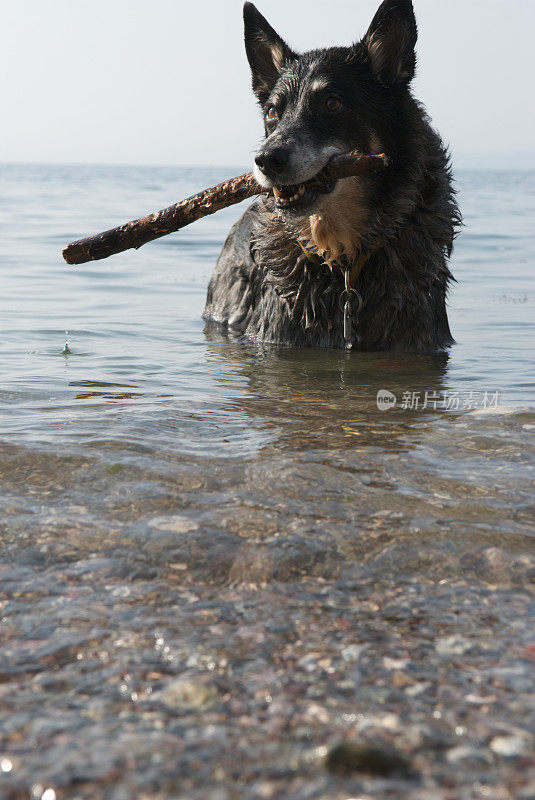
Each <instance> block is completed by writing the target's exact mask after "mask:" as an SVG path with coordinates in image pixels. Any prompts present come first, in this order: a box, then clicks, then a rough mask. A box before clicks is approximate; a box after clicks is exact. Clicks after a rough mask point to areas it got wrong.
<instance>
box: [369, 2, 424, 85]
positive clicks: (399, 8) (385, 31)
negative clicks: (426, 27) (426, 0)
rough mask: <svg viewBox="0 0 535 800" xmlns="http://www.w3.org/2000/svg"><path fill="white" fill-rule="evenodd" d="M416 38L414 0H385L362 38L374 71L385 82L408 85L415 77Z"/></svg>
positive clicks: (387, 83)
mask: <svg viewBox="0 0 535 800" xmlns="http://www.w3.org/2000/svg"><path fill="white" fill-rule="evenodd" d="M417 38H418V29H417V27H416V19H415V17H414V9H413V7H412V1H411V0H384V2H383V3H381V5H380V6H379V8H378V10H377V13H376V14H375V16H374V18H373V20H372V23H371V25H370V27H369V28H368V32H367V34H366V36H365V37H364V40H363V41H364V46H365V48H366V50H367V53H368V59H369V62H370V66H371V68H372V71H373V72H374V74H375V75H376V76H377V77H378V78H379V80H380V81H381V82H382V83H385V84H386V85H389V86H394V85H403V84H405V85H407V84H408V83H410V81H411V80H412V79H413V78H414V72H415V69H416V53H415V52H414V48H415V46H416V40H417Z"/></svg>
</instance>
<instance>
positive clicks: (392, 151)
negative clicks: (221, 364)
mask: <svg viewBox="0 0 535 800" xmlns="http://www.w3.org/2000/svg"><path fill="white" fill-rule="evenodd" d="M244 19H245V47H246V50H247V57H248V59H249V63H250V66H251V71H252V77H253V90H254V92H255V94H256V96H257V98H258V101H259V103H260V105H261V108H262V112H263V115H264V120H265V131H266V138H265V140H264V141H263V143H262V145H261V147H260V149H259V151H258V153H257V155H256V158H255V162H256V164H255V177H256V179H257V181H258V182H259V183H261V184H262V185H264V186H266V187H271V188H272V189H273V193H270V195H269V196H268V197H263V198H261V199H259V200H257V201H255V202H254V203H253V205H252V206H251V207H250V208H249V209H248V210H247V211H246V212H245V214H244V215H243V216H242V217H241V219H240V220H239V221H238V222H237V223H236V225H235V226H234V227H233V229H232V231H231V232H230V234H229V237H228V239H227V241H226V243H225V246H224V247H223V250H222V253H221V255H220V258H219V261H218V263H217V267H216V270H215V272H214V275H213V277H212V279H211V282H210V285H209V289H208V298H207V302H206V309H205V318H206V319H207V320H213V321H215V322H218V323H221V324H223V325H225V326H228V328H229V329H230V330H233V331H235V332H236V333H238V334H241V335H244V336H245V337H246V338H248V339H253V340H259V341H264V342H273V343H281V344H290V345H306V346H312V347H344V346H349V345H351V346H353V347H356V348H360V349H366V350H371V349H376V350H407V351H416V352H424V353H426V352H433V351H436V350H440V349H443V348H445V347H447V346H448V345H450V344H452V342H453V339H452V336H451V332H450V328H449V325H448V318H447V314H446V294H447V289H448V283H449V281H450V280H452V275H451V273H450V271H449V269H448V264H447V262H448V258H449V256H450V254H451V250H452V246H453V239H454V236H455V232H456V229H457V227H458V225H459V223H460V215H459V211H458V208H457V205H456V203H455V199H454V192H453V190H452V185H451V170H450V166H449V159H448V154H447V152H446V150H445V148H444V145H443V144H442V141H441V139H440V137H439V136H438V134H437V133H436V132H435V131H434V130H433V129H432V128H431V126H430V124H429V120H428V117H427V116H426V113H425V111H424V109H423V108H422V106H421V105H420V104H419V103H418V102H417V101H416V100H415V99H414V97H413V96H412V94H411V91H410V88H409V86H410V82H411V80H412V78H413V76H414V71H415V64H416V56H415V50H414V48H415V44H416V38H417V31H416V21H415V18H414V12H413V8H412V3H411V2H410V0H385V1H384V2H383V3H382V5H381V6H380V8H379V10H378V11H377V13H376V15H375V17H374V19H373V21H372V23H371V25H370V27H369V29H368V32H367V33H366V35H365V36H364V38H363V39H362V40H361V41H359V42H358V43H357V44H354V45H353V46H351V47H334V48H329V49H323V50H314V51H312V52H309V53H304V54H303V55H298V54H297V53H295V52H294V51H293V50H291V49H290V47H288V45H287V44H286V43H285V42H284V41H283V40H282V39H281V38H280V36H278V34H277V33H276V32H275V31H274V30H273V28H272V27H271V26H270V25H269V24H268V22H267V21H266V20H265V19H264V17H263V16H262V15H261V14H260V13H259V12H258V11H257V9H256V8H255V7H254V6H253V5H252V4H251V3H246V4H245V7H244ZM353 149H359V150H360V151H362V152H364V153H369V154H378V153H386V154H387V155H388V156H389V158H390V165H389V166H388V167H387V168H386V169H385V170H383V171H381V172H378V173H377V174H372V175H371V176H366V177H352V178H345V179H342V180H338V181H336V182H335V183H329V184H328V183H322V182H321V181H320V180H319V179H318V178H317V177H316V176H317V175H318V173H319V172H320V171H321V169H322V168H323V167H324V166H325V164H326V163H327V162H328V161H329V159H330V158H331V157H332V156H333V155H334V154H336V153H340V152H346V151H348V150H353Z"/></svg>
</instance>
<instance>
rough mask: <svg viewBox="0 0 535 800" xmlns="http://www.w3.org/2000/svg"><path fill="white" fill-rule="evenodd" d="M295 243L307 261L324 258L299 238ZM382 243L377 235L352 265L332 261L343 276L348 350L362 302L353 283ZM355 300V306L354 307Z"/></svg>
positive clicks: (353, 336) (342, 299) (345, 338)
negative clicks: (366, 250)
mask: <svg viewBox="0 0 535 800" xmlns="http://www.w3.org/2000/svg"><path fill="white" fill-rule="evenodd" d="M297 244H298V245H299V247H300V248H301V250H302V251H303V253H304V254H305V256H306V258H307V259H308V260H309V261H311V262H312V263H316V264H323V263H324V259H323V258H322V257H321V256H320V255H319V253H318V252H314V251H312V250H309V249H308V248H307V247H306V246H305V245H304V244H303V242H301V241H300V240H299V239H297ZM382 244H383V243H382V240H381V239H379V237H378V238H377V239H376V240H375V242H374V244H373V247H372V248H371V250H368V252H365V251H364V250H363V251H361V253H360V255H359V257H358V259H357V260H356V261H355V262H354V264H353V265H352V266H351V265H349V264H345V265H344V264H341V263H340V262H339V261H333V262H332V263H333V265H334V266H337V267H339V268H340V269H341V271H342V274H343V276H344V290H343V292H342V294H341V295H340V306H341V308H342V311H343V313H344V342H345V346H346V349H348V350H349V349H351V347H352V346H353V341H354V338H355V332H354V326H355V324H356V322H357V315H358V313H359V312H360V310H361V308H362V304H363V301H362V297H361V295H360V294H359V292H357V290H356V289H355V283H356V282H357V280H358V278H359V276H360V273H361V272H362V270H363V269H364V266H365V265H366V264H367V262H368V261H369V260H370V258H371V257H372V256H373V254H374V253H375V252H377V250H379V248H380V247H381V246H382ZM355 300H356V301H357V305H356V308H355V307H354V301H355Z"/></svg>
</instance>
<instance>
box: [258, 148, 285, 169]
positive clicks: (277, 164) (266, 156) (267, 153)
mask: <svg viewBox="0 0 535 800" xmlns="http://www.w3.org/2000/svg"><path fill="white" fill-rule="evenodd" d="M288 161H289V154H288V151H287V150H285V149H284V148H283V147H274V148H272V149H271V150H261V151H260V152H259V153H258V155H257V156H256V158H255V164H256V165H257V167H258V169H259V170H260V171H261V172H263V173H264V175H277V174H278V173H281V172H283V170H284V169H286V167H287V165H288Z"/></svg>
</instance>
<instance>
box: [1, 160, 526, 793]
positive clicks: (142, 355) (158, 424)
mask: <svg viewBox="0 0 535 800" xmlns="http://www.w3.org/2000/svg"><path fill="white" fill-rule="evenodd" d="M240 171H243V168H242V169H239V168H228V169H213V168H206V169H178V168H169V169H167V168H153V167H139V168H137V167H109V166H106V167H104V166H103V167H93V166H92V167H89V166H44V165H36V166H28V165H27V166H16V165H3V166H1V168H0V174H1V180H2V193H1V197H0V224H1V231H2V244H1V248H0V270H1V275H2V293H1V297H0V308H1V316H0V319H1V326H2V331H1V336H0V356H1V364H2V381H1V383H0V410H1V416H0V472H1V474H2V482H1V486H0V508H1V512H0V513H1V517H0V519H1V523H0V536H1V541H2V550H3V554H2V560H1V563H0V614H1V615H2V616H1V622H0V632H1V636H2V638H1V640H0V641H1V648H0V737H1V738H0V768H1V770H2V771H0V797H2V798H4V797H6V798H19V797H20V798H23V797H24V798H26V797H30V796H31V797H32V798H34V797H39V798H40V797H44V800H50V798H51V797H52V795H50V794H49V795H46V792H47V790H51V791H53V792H55V793H56V796H57V798H62V797H65V798H69V800H70V799H71V798H75V797H78V798H85V797H88V798H89V797H90V798H100V797H102V798H114V800H123V798H130V797H132V798H134V797H135V798H138V797H149V796H150V797H151V798H157V799H158V800H159V798H167V797H173V798H174V797H181V798H182V797H184V798H185V797H187V798H190V800H191V799H196V798H201V797H202V798H205V797H206V796H210V797H214V798H218V800H231V799H232V798H234V797H240V798H241V797H247V798H257V797H258V798H270V797H280V796H285V797H291V798H305V797H306V798H311V797H314V798H324V797H325V796H329V798H334V799H335V800H338V798H340V800H342V798H343V799H344V800H347V797H349V796H350V795H351V794H352V793H354V794H356V793H357V792H360V793H363V792H364V793H366V792H368V793H371V794H372V795H373V797H374V798H378V797H383V796H384V797H396V798H397V797H407V798H409V797H411V798H413V797H417V798H419V799H420V800H422V799H423V798H429V799H430V798H441V797H443V796H444V798H445V797H446V796H448V797H449V796H451V792H453V794H454V795H455V796H456V797H463V798H464V797H467V798H468V797H470V798H471V797H496V798H498V797H499V798H505V797H513V796H519V797H520V796H523V797H528V796H532V793H533V792H535V771H534V767H533V761H532V760H531V761H529V759H528V760H526V759H527V756H526V753H529V752H531V751H532V747H533V741H534V740H533V736H534V734H535V722H534V716H533V708H534V704H533V700H534V691H535V686H534V684H533V679H532V665H533V661H532V659H533V657H535V644H534V643H535V635H534V634H533V625H532V619H533V617H532V614H533V611H534V610H535V609H534V604H533V581H534V577H535V548H534V538H533V535H534V526H533V512H534V506H533V476H534V461H533V431H534V430H535V394H534V385H535V380H534V372H533V344H534V340H533V332H534V323H535V319H534V313H533V310H534V304H535V287H534V278H533V274H534V270H533V266H534V265H533V261H534V252H535V249H534V230H533V221H534V182H533V177H534V176H533V174H523V173H520V172H518V173H515V172H511V173H504V172H502V173H500V172H482V171H473V172H470V171H465V172H460V173H459V175H458V184H459V190H460V204H461V207H462V210H463V213H464V219H465V225H466V227H465V230H464V232H463V233H462V235H461V236H460V237H459V239H458V242H457V247H456V251H455V256H454V259H453V271H454V274H455V275H456V277H457V280H458V284H457V285H455V286H454V288H453V290H452V293H451V299H450V323H451V327H452V330H453V334H454V336H455V338H456V339H457V342H458V343H457V344H456V345H455V346H454V347H453V348H452V349H451V351H450V352H449V353H448V354H446V355H442V356H433V357H423V356H414V355H410V354H388V353H386V354H385V353H381V354H378V353H366V354H354V353H353V354H347V353H343V352H334V351H312V350H310V351H309V350H299V349H292V348H280V349H278V348H273V347H266V346H263V345H260V344H254V343H246V342H240V341H236V340H232V339H228V338H226V337H225V336H223V335H222V334H221V333H220V332H219V331H218V330H216V329H213V328H211V327H210V326H205V325H204V323H203V322H202V319H201V314H202V309H203V305H204V296H205V291H206V286H207V282H208V279H209V276H210V274H211V271H212V269H213V266H214V263H215V260H216V258H217V254H218V252H219V250H220V247H221V244H222V242H223V240H224V237H225V235H226V232H227V231H228V229H229V227H230V225H231V224H232V222H233V221H234V220H235V219H236V218H237V217H238V215H239V214H240V213H241V211H242V210H243V209H242V208H241V207H235V208H232V209H227V210H225V211H222V212H220V213H218V214H217V215H215V216H213V217H210V218H207V219H205V220H202V221H200V222H198V223H196V224H195V225H193V226H191V227H190V228H186V229H185V230H183V231H181V232H180V233H178V234H175V235H174V236H171V237H167V238H165V239H162V240H160V241H158V242H155V243H153V244H150V245H147V246H145V247H143V248H142V249H141V250H139V251H137V252H128V253H124V254H121V255H117V256H114V257H112V258H110V259H109V260H106V261H101V262H97V263H94V264H89V265H83V266H80V267H68V266H67V265H66V264H65V263H64V262H63V261H62V259H61V255H60V253H61V249H62V247H63V246H64V245H65V244H66V243H67V242H68V241H70V240H72V239H75V238H79V237H80V236H82V235H87V234H90V233H94V232H97V231H99V230H103V229H105V228H108V227H111V226H113V225H115V224H119V223H121V222H124V221H125V220H126V219H130V218H134V217H136V216H141V215H143V214H145V213H147V212H149V211H152V210H157V209H159V208H162V207H164V206H166V205H169V204H171V203H172V202H176V201H177V200H178V199H180V198H182V197H185V196H187V195H188V194H191V193H193V192H194V191H196V190H198V189H200V188H204V187H205V186H208V185H211V184H214V183H217V182H218V181H219V180H222V179H223V178H226V177H229V176H230V175H232V174H237V173H238V172H240ZM66 340H68V351H69V352H66V351H65V343H66ZM382 389H384V390H388V391H389V392H391V393H393V394H394V395H395V396H396V399H397V404H396V406H395V407H394V408H390V409H388V410H386V411H382V410H379V409H378V407H377V402H376V398H377V392H378V391H379V390H382ZM355 738H358V739H359V741H360V740H361V739H364V740H366V741H367V740H368V739H370V738H371V739H373V740H374V741H376V740H378V741H380V742H383V743H385V744H394V745H395V746H396V747H398V748H399V749H401V750H403V751H404V752H405V753H406V754H407V755H408V756H409V757H410V760H411V762H412V763H413V765H414V768H415V769H416V771H417V772H418V773H419V776H420V777H419V782H418V788H416V785H415V784H414V778H412V779H410V778H409V779H406V780H401V779H400V778H384V777H382V778H370V777H365V776H363V775H360V774H359V773H354V774H351V775H350V776H348V777H344V778H340V777H334V776H331V775H330V774H329V773H328V772H327V771H326V769H325V767H324V762H323V760H322V759H323V755H324V753H325V752H326V750H327V749H328V748H329V747H331V746H332V745H333V744H336V742H338V741H339V740H340V739H349V740H353V739H355ZM504 742H505V743H504ZM502 751H507V752H509V751H511V752H510V753H509V755H507V754H505V755H504V752H502ZM2 759H3V760H2ZM520 764H521V765H522V769H520V767H519V765H520ZM411 781H412V782H411ZM474 781H475V782H474ZM478 782H479V783H478ZM513 784H514V789H513V788H512V787H513ZM448 786H449V787H450V788H449V789H448V788H447V787H448ZM477 786H480V787H482V788H480V789H478V788H477ZM485 787H486V788H485ZM442 791H444V792H445V793H444V794H441V792H442ZM448 791H450V794H449V795H448V794H446V793H447V792H448ZM2 792H4V793H3V794H2ZM478 792H479V793H478ZM485 792H486V793H485ZM492 792H494V794H492ZM500 792H501V794H500ZM507 792H509V794H507ZM521 792H524V794H521ZM515 793H516V794H515Z"/></svg>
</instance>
